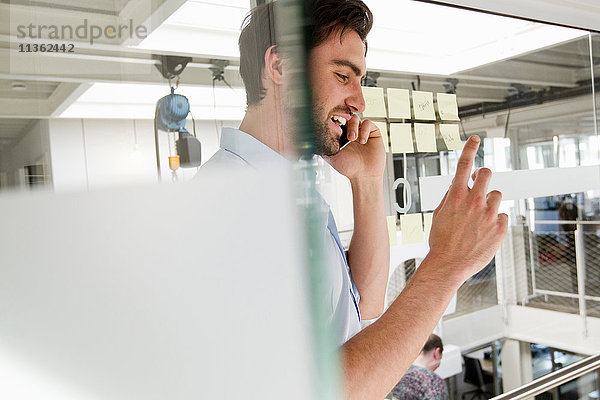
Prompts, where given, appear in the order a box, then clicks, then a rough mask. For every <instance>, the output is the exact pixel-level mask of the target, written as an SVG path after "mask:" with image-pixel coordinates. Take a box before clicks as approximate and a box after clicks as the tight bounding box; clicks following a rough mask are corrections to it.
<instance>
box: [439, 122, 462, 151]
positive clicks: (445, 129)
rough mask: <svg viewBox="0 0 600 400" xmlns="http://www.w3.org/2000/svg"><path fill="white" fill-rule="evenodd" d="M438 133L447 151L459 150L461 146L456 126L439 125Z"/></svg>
mask: <svg viewBox="0 0 600 400" xmlns="http://www.w3.org/2000/svg"><path fill="white" fill-rule="evenodd" d="M440 133H441V135H442V137H443V138H444V142H446V147H447V148H448V150H461V149H462V148H463V144H462V142H461V141H460V133H459V132H458V125H456V124H441V125H440Z"/></svg>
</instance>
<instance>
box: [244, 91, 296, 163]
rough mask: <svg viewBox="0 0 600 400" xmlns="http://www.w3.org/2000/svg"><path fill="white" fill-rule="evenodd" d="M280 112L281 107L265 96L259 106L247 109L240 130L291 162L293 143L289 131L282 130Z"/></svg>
mask: <svg viewBox="0 0 600 400" xmlns="http://www.w3.org/2000/svg"><path fill="white" fill-rule="evenodd" d="M280 110H281V106H280V105H278V104H276V99H272V98H270V97H269V96H267V97H265V98H264V99H263V100H262V101H261V102H260V103H259V104H254V105H252V106H249V107H248V109H247V110H246V115H244V119H243V120H242V123H241V124H240V130H241V131H243V132H246V133H247V134H249V135H251V136H253V137H254V138H256V139H257V140H259V141H261V142H262V143H263V144H265V145H266V146H268V147H270V148H271V149H272V150H274V151H276V152H277V153H279V154H281V155H282V156H284V157H285V158H287V159H289V160H290V161H293V160H294V155H295V147H294V143H293V140H292V137H291V134H290V130H288V129H285V128H284V126H285V124H284V123H283V121H282V120H283V118H282V117H281V115H282V113H281V111H280ZM296 159H297V157H296Z"/></svg>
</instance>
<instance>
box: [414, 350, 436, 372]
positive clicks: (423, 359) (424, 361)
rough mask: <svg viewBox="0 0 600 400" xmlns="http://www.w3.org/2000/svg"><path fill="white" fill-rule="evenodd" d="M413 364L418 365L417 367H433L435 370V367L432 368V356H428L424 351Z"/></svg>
mask: <svg viewBox="0 0 600 400" xmlns="http://www.w3.org/2000/svg"><path fill="white" fill-rule="evenodd" d="M413 365H416V366H417V367H422V368H427V369H431V370H432V371H433V369H432V368H431V366H432V362H431V360H430V358H429V357H427V355H425V354H423V353H420V354H419V356H418V357H417V359H416V360H415V361H414V362H413Z"/></svg>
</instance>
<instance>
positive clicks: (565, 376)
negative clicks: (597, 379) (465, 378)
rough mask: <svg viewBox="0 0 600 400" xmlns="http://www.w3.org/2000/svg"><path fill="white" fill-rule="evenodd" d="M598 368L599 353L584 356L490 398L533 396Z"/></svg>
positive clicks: (523, 397)
mask: <svg viewBox="0 0 600 400" xmlns="http://www.w3.org/2000/svg"><path fill="white" fill-rule="evenodd" d="M598 368H600V354H596V355H595V356H590V357H588V358H584V359H583V360H580V361H577V362H576V363H574V364H571V365H569V366H566V367H564V368H561V369H559V370H558V371H554V372H552V373H550V374H548V375H545V376H542V377H541V378H538V379H536V380H535V381H533V382H530V383H527V384H525V385H523V386H520V387H518V388H516V389H513V390H511V391H509V392H506V393H503V394H501V395H499V396H496V397H493V398H492V399H491V400H508V399H510V400H521V399H529V398H533V396H535V395H538V394H540V393H543V392H546V391H548V390H550V389H553V388H555V387H557V386H559V385H562V384H563V383H566V382H569V381H572V380H573V379H576V378H579V377H580V376H581V375H584V374H586V373H588V372H591V371H594V370H596V369H598Z"/></svg>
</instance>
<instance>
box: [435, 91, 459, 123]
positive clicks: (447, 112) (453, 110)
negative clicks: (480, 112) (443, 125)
mask: <svg viewBox="0 0 600 400" xmlns="http://www.w3.org/2000/svg"><path fill="white" fill-rule="evenodd" d="M437 105H438V113H439V114H440V119H441V120H442V121H460V118H459V117H458V104H457V103H456V95H455V94H448V93H438V94H437Z"/></svg>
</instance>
